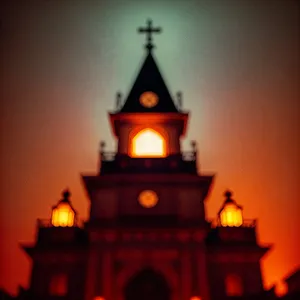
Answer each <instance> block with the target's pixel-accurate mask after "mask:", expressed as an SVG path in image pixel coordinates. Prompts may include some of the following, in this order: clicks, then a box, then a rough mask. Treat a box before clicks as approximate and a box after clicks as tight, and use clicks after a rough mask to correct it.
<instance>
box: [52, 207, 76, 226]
mask: <svg viewBox="0 0 300 300" xmlns="http://www.w3.org/2000/svg"><path fill="white" fill-rule="evenodd" d="M74 220H75V213H74V211H73V209H72V207H71V206H70V205H69V204H68V203H63V202H61V203H59V204H58V205H57V206H56V207H55V208H54V209H53V211H52V219H51V221H52V225H53V226H55V227H72V226H73V225H74Z"/></svg>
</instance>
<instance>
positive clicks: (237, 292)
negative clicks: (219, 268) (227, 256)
mask: <svg viewBox="0 0 300 300" xmlns="http://www.w3.org/2000/svg"><path fill="white" fill-rule="evenodd" d="M225 287H226V295H227V296H242V295H243V284H242V279H241V277H240V276H238V275H236V274H229V275H227V276H226V279H225Z"/></svg>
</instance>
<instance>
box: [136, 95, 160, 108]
mask: <svg viewBox="0 0 300 300" xmlns="http://www.w3.org/2000/svg"><path fill="white" fill-rule="evenodd" d="M140 103H141V104H142V105H143V106H144V107H147V108H151V107H154V106H155V105H156V104H157V103H158V96H157V95H156V94H155V93H153V92H145V93H143V94H142V95H141V97H140Z"/></svg>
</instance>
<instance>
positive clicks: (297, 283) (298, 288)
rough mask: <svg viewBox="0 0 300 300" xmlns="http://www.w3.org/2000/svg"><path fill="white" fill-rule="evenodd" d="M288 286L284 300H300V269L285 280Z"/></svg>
mask: <svg viewBox="0 0 300 300" xmlns="http://www.w3.org/2000/svg"><path fill="white" fill-rule="evenodd" d="M284 281H285V282H286V285H287V294H286V295H285V297H284V300H298V299H300V268H298V269H296V270H295V271H293V272H292V273H291V274H289V275H288V276H286V277H285V278H284Z"/></svg>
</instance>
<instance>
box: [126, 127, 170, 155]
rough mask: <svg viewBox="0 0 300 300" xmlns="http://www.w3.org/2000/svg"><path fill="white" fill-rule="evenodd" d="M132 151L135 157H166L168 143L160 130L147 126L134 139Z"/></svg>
mask: <svg viewBox="0 0 300 300" xmlns="http://www.w3.org/2000/svg"><path fill="white" fill-rule="evenodd" d="M131 153H132V156H133V157H165V156H166V143H165V140H164V138H163V137H162V136H161V135H160V134H159V133H158V132H156V131H155V130H153V129H151V128H147V129H144V130H142V131H140V132H139V133H138V134H137V135H136V136H134V138H133V139H132V149H131Z"/></svg>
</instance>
